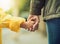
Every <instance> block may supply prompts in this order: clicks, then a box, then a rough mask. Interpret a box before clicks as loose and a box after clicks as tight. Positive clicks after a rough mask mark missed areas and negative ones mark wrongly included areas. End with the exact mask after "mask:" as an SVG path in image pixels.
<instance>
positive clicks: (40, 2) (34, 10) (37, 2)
mask: <svg viewBox="0 0 60 44" xmlns="http://www.w3.org/2000/svg"><path fill="white" fill-rule="evenodd" d="M44 4H45V0H31V3H30V14H31V15H41V9H42V8H43V6H44Z"/></svg>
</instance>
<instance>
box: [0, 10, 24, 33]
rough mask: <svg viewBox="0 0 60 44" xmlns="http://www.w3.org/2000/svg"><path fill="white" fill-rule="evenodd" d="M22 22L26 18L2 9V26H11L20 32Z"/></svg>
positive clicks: (0, 18)
mask: <svg viewBox="0 0 60 44" xmlns="http://www.w3.org/2000/svg"><path fill="white" fill-rule="evenodd" d="M22 22H25V19H24V18H21V17H13V16H11V15H7V14H6V13H5V12H4V11H2V10H0V28H9V29H11V30H12V31H15V32H18V31H19V28H20V24H21V23H22Z"/></svg>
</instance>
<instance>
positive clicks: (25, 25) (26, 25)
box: [21, 20, 34, 30]
mask: <svg viewBox="0 0 60 44" xmlns="http://www.w3.org/2000/svg"><path fill="white" fill-rule="evenodd" d="M33 24H34V22H33V21H31V20H29V21H27V22H24V23H22V24H21V27H22V28H25V29H28V30H30V29H32V28H33Z"/></svg>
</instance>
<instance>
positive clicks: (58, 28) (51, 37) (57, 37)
mask: <svg viewBox="0 0 60 44" xmlns="http://www.w3.org/2000/svg"><path fill="white" fill-rule="evenodd" d="M46 23H47V26H48V31H47V32H48V41H49V42H48V43H49V44H60V18H56V19H51V20H47V21H46Z"/></svg>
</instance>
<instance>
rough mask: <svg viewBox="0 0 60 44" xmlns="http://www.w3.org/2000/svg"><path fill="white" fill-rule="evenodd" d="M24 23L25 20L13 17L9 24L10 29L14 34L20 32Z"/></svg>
mask: <svg viewBox="0 0 60 44" xmlns="http://www.w3.org/2000/svg"><path fill="white" fill-rule="evenodd" d="M23 22H25V19H24V18H21V17H13V18H12V19H11V21H10V23H9V28H10V29H11V30H12V31H14V32H18V31H19V30H20V25H21V23H23Z"/></svg>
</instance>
